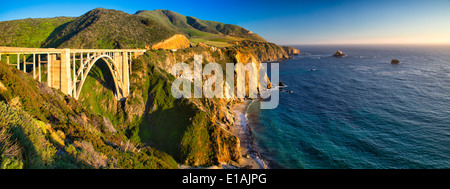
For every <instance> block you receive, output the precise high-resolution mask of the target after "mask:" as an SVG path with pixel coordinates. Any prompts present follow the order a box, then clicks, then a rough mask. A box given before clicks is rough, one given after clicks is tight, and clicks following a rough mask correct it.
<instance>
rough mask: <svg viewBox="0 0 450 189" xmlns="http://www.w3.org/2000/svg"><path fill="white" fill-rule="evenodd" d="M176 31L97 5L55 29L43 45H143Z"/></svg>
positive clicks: (80, 46)
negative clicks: (58, 29)
mask: <svg viewBox="0 0 450 189" xmlns="http://www.w3.org/2000/svg"><path fill="white" fill-rule="evenodd" d="M174 34H175V32H174V31H173V30H172V29H170V28H167V27H165V26H164V25H162V24H160V23H158V22H156V21H154V20H152V19H148V18H144V17H140V16H135V15H130V14H127V13H124V12H122V11H117V10H110V9H103V8H97V9H94V10H91V11H89V12H88V13H86V14H84V15H82V16H80V17H78V18H76V19H75V20H74V21H73V22H70V23H68V24H67V25H66V26H65V27H64V28H63V29H61V30H60V31H57V32H55V33H54V34H53V35H52V36H50V38H49V39H48V40H47V41H46V42H45V43H44V45H43V46H44V47H59V48H63V47H70V48H103V49H114V48H122V49H124V48H145V46H148V45H152V44H154V43H157V42H160V41H162V40H164V39H167V38H169V37H171V36H172V35H174Z"/></svg>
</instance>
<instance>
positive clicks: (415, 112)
mask: <svg viewBox="0 0 450 189" xmlns="http://www.w3.org/2000/svg"><path fill="white" fill-rule="evenodd" d="M296 48H298V49H300V50H301V51H302V52H309V53H311V55H310V56H308V55H299V56H295V57H294V59H290V60H286V61H283V62H282V63H280V80H281V81H283V82H284V83H285V84H286V85H288V88H287V90H292V91H294V93H285V92H281V93H280V104H279V106H278V108H276V109H273V110H259V108H258V103H254V104H252V106H251V107H249V112H248V119H249V122H250V125H251V127H252V129H253V135H254V139H255V142H256V143H257V145H258V148H259V149H260V151H261V152H262V156H263V158H265V159H266V160H268V161H269V165H270V166H271V167H272V168H376V169H378V168H382V169H384V168H450V46H441V47H433V46H423V47H419V46H409V47H405V46H296ZM336 50H342V51H343V52H344V53H346V54H347V55H348V56H346V57H342V58H335V57H332V56H331V55H332V54H334V52H336ZM393 58H395V59H399V60H400V61H401V62H402V63H401V64H398V65H391V64H390V61H391V59H393Z"/></svg>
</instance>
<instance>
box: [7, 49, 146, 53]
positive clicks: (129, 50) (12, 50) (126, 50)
mask: <svg viewBox="0 0 450 189" xmlns="http://www.w3.org/2000/svg"><path fill="white" fill-rule="evenodd" d="M66 50H68V49H55V48H23V47H0V53H3V54H17V53H26V54H28V53H30V54H41V53H42V54H47V53H62V52H65V51H66ZM69 51H70V52H71V53H89V52H92V53H94V52H145V51H147V50H145V49H69Z"/></svg>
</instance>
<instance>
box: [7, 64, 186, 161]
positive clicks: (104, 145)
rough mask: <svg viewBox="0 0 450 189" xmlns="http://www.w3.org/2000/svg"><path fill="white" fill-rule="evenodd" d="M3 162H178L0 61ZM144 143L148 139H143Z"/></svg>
mask: <svg viewBox="0 0 450 189" xmlns="http://www.w3.org/2000/svg"><path fill="white" fill-rule="evenodd" d="M0 100H1V102H0V114H1V115H0V157H1V159H0V164H1V165H2V167H3V168H176V167H177V163H176V162H175V161H174V159H173V158H172V157H171V156H169V155H167V154H165V153H163V152H160V151H158V150H155V149H153V148H150V147H140V145H139V144H137V143H133V142H131V141H130V140H129V139H128V138H127V137H126V136H125V134H124V133H123V132H121V131H120V130H118V129H116V126H114V125H113V124H111V123H110V121H109V120H108V119H107V118H106V117H102V116H101V115H98V114H94V113H92V112H91V111H90V110H89V109H86V108H84V107H83V106H82V105H80V104H79V102H77V101H76V100H74V99H73V98H71V97H69V96H64V95H62V93H61V92H58V91H56V90H54V89H51V88H49V87H47V86H46V85H45V84H43V83H38V82H36V81H35V80H33V79H32V78H31V77H30V76H29V75H28V74H24V73H23V72H21V71H19V70H17V69H16V68H13V67H10V66H7V65H6V64H5V63H3V62H2V63H0ZM142 146H143V145H142Z"/></svg>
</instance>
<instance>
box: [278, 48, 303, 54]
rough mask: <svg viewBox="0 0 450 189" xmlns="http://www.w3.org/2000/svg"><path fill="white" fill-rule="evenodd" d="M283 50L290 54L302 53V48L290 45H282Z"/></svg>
mask: <svg viewBox="0 0 450 189" xmlns="http://www.w3.org/2000/svg"><path fill="white" fill-rule="evenodd" d="M282 47H283V50H284V51H286V52H287V53H288V54H289V55H291V54H293V55H298V54H301V52H300V50H298V49H296V48H294V47H289V46H282Z"/></svg>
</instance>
